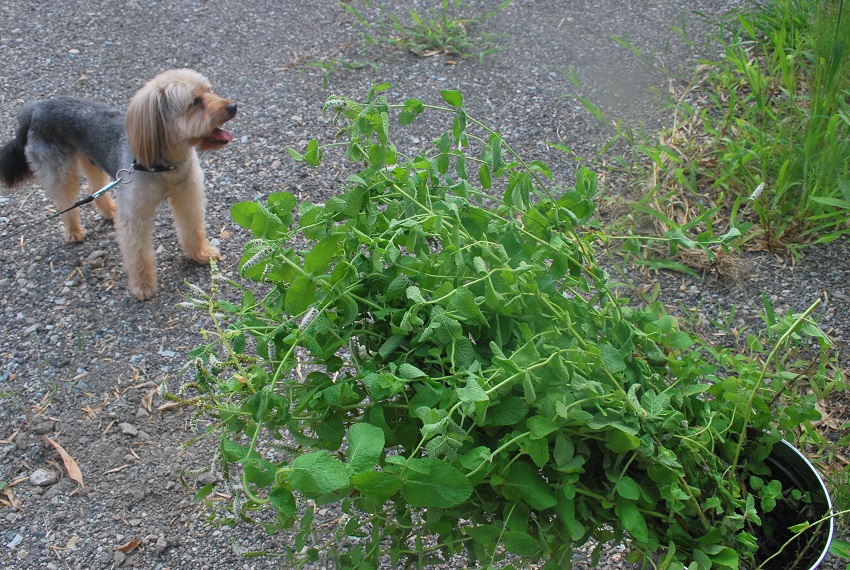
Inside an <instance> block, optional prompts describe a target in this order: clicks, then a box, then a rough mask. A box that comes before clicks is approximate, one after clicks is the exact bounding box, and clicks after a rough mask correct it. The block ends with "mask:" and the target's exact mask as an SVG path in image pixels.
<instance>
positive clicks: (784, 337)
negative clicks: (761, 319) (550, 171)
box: [727, 299, 821, 477]
mask: <svg viewBox="0 0 850 570" xmlns="http://www.w3.org/2000/svg"><path fill="white" fill-rule="evenodd" d="M820 302H821V301H820V299H816V300H815V302H814V303H812V304H811V306H809V308H808V309H806V310H805V311H804V312H803V313H802V314H801V315H800V316H798V317H797V319H796V320H795V321H794V323H793V324H792V325H791V326H790V327H789V328H788V330H787V331H785V334H783V335H782V336H781V337H780V338H779V340H778V341H777V342H776V345H775V346H774V347H773V350H771V351H770V354H768V355H767V358H766V359H765V361H764V366H762V369H761V374H759V377H758V380H757V381H756V385H755V386H753V389H752V391H751V392H750V398H749V399H748V400H747V405H746V407H745V408H744V423H743V427H742V428H741V434H740V436H739V437H738V445H737V446H736V447H735V456H734V458H733V460H732V464H731V465H730V466H729V469H727V473H728V474H729V475H730V476H731V477H734V476H735V472H736V470H737V468H738V461H739V460H740V458H741V450H742V449H743V447H744V442H745V441H746V439H747V425H749V423H750V416H752V413H753V401H754V400H755V398H756V393H758V391H759V390H760V389H761V385H762V384H763V383H764V378H765V376H766V375H767V367H768V366H770V363H771V361H772V360H773V359H774V357H775V356H776V354H777V352H778V351H779V349H780V348H782V346H783V345H784V344H785V343H786V342H787V341H788V339H789V338H790V337H791V335H792V334H794V332H795V331H796V330H797V328H798V327H799V326H800V325H801V324H802V323H803V321H805V320H806V319H808V318H809V315H811V314H812V313H813V312H814V310H815V309H817V308H818V306H819V305H820Z"/></svg>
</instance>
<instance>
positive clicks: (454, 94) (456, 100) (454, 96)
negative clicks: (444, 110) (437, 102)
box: [440, 89, 463, 107]
mask: <svg viewBox="0 0 850 570" xmlns="http://www.w3.org/2000/svg"><path fill="white" fill-rule="evenodd" d="M440 95H442V96H443V100H444V101H445V102H446V103H448V104H449V105H451V106H452V107H462V106H463V94H462V93H461V92H460V91H454V90H449V89H443V90H442V91H440Z"/></svg>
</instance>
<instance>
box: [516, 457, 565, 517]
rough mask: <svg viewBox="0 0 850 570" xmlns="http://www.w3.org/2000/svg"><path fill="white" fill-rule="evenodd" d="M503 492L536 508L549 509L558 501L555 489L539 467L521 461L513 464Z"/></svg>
mask: <svg viewBox="0 0 850 570" xmlns="http://www.w3.org/2000/svg"><path fill="white" fill-rule="evenodd" d="M503 493H504V495H505V497H507V498H508V499H510V500H512V501H524V502H525V503H526V504H528V505H529V506H530V507H532V508H534V509H548V508H551V507H554V506H555V505H556V504H557V502H558V500H557V499H556V498H555V491H554V490H553V489H552V488H551V487H550V486H549V484H548V483H547V482H546V480H545V479H543V476H542V475H540V473H539V472H538V471H537V469H536V468H534V467H533V466H532V465H531V464H529V463H525V462H521V461H519V462H516V463H514V464H513V465H511V469H510V471H509V472H508V476H507V477H506V478H505V488H504V490H503Z"/></svg>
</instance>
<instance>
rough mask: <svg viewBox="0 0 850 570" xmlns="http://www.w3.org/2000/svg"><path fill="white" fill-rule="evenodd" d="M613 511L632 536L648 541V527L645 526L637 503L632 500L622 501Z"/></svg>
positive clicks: (644, 541)
mask: <svg viewBox="0 0 850 570" xmlns="http://www.w3.org/2000/svg"><path fill="white" fill-rule="evenodd" d="M614 512H615V513H616V514H617V516H618V517H619V518H620V522H622V523H623V526H624V527H625V529H626V530H628V531H629V534H631V535H632V538H634V539H635V540H637V541H639V542H642V543H644V544H646V543H647V542H648V541H649V528H648V527H647V526H646V520H645V519H644V518H643V515H642V514H641V512H640V510H639V509H638V507H637V503H634V502H632V501H622V502H620V503H617V505H616V506H615V507H614Z"/></svg>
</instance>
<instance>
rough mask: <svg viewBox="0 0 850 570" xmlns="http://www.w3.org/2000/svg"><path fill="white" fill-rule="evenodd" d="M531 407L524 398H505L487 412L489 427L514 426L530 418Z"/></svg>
mask: <svg viewBox="0 0 850 570" xmlns="http://www.w3.org/2000/svg"><path fill="white" fill-rule="evenodd" d="M528 410H529V406H528V404H527V403H525V400H523V399H522V398H517V397H516V396H505V397H504V398H502V400H501V401H500V402H499V403H498V404H497V405H495V406H493V407H491V408H490V409H489V410H488V412H487V425H491V426H512V425H514V424H516V423H517V422H520V421H522V420H524V419H525V418H526V416H528Z"/></svg>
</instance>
